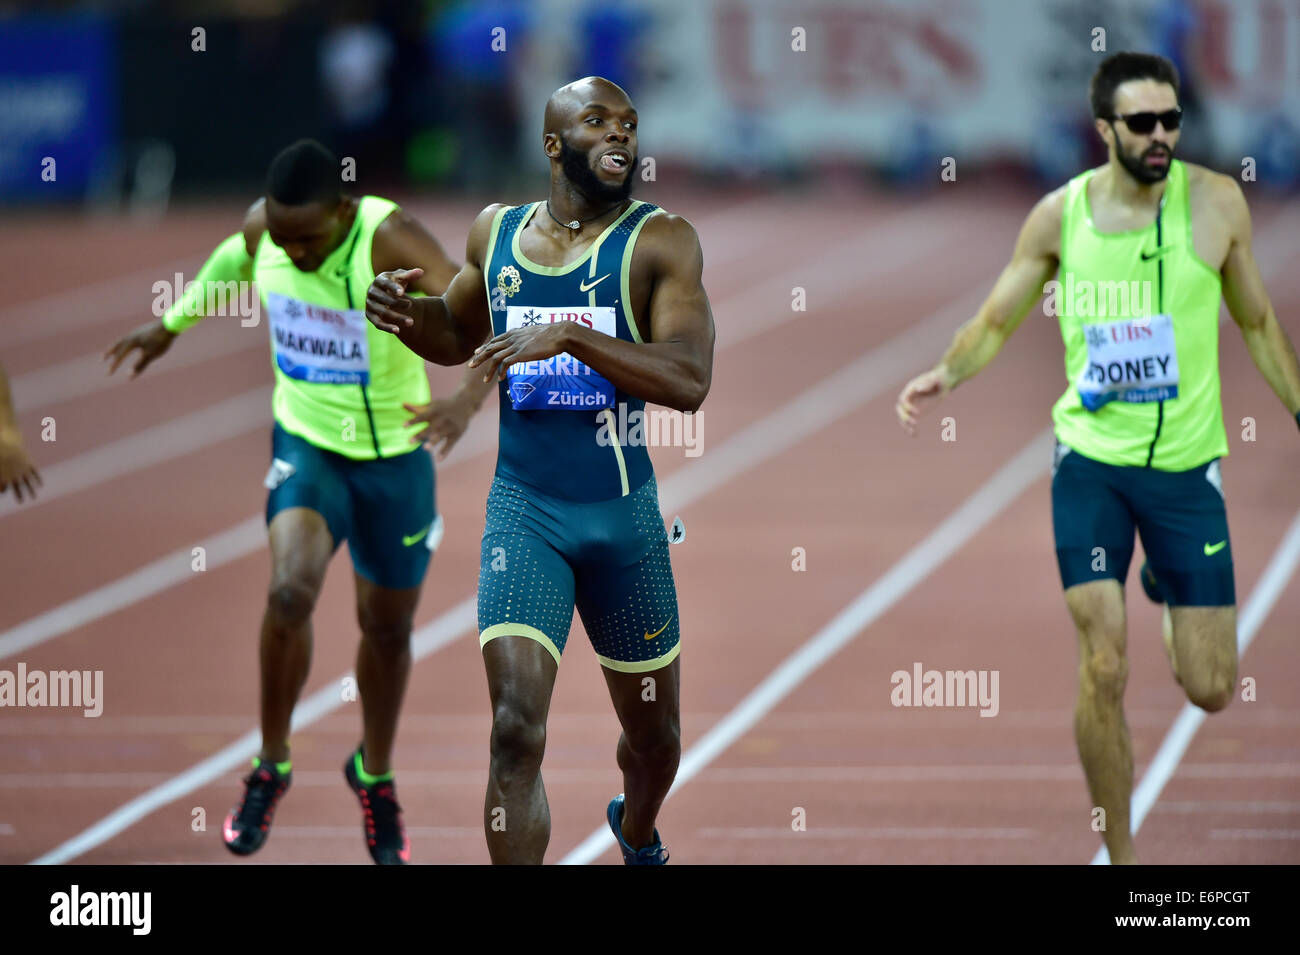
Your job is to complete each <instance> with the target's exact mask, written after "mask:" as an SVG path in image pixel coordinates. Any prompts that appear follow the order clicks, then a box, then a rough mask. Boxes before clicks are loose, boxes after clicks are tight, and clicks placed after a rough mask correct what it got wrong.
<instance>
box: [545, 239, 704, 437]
mask: <svg viewBox="0 0 1300 955" xmlns="http://www.w3.org/2000/svg"><path fill="white" fill-rule="evenodd" d="M656 219H657V220H659V221H657V222H656ZM652 226H654V227H655V228H654V229H653V231H652V229H651V227H652ZM637 254H640V255H647V256H649V257H650V259H649V264H650V266H651V275H652V276H653V279H652V280H653V285H652V286H651V291H650V307H649V319H650V341H648V342H645V343H643V344H637V343H636V342H628V341H623V340H621V339H618V338H614V337H613V336H611V335H602V334H601V333H600V332H597V331H595V330H593V329H590V328H587V327H585V326H582V325H578V324H577V323H576V322H565V323H564V324H565V326H566V328H567V331H569V333H570V335H571V338H570V342H569V345H568V347H566V348H565V349H564V350H565V351H567V352H568V353H569V354H571V355H572V356H573V357H574V358H576V359H578V360H579V361H580V362H582V363H583V364H585V365H589V366H590V367H591V368H593V369H595V370H596V371H598V372H600V374H602V375H604V376H605V377H606V378H607V379H609V381H610V383H611V384H613V385H614V387H615V388H618V389H619V390H620V391H625V392H627V393H628V394H630V395H636V396H637V397H638V398H642V399H644V400H645V401H649V402H653V403H654V404H657V405H663V406H664V407H666V408H674V409H676V410H678V411H696V410H698V409H699V407H700V405H701V404H703V403H704V398H705V396H706V395H707V394H708V393H709V385H710V384H711V382H712V378H713V341H714V330H713V312H712V310H711V309H710V308H709V298H708V295H707V294H705V291H704V284H703V282H702V279H701V276H702V272H703V270H704V253H703V251H702V250H701V249H700V240H699V236H697V235H696V234H695V228H694V227H693V226H692V225H691V224H690V223H689V222H687V221H686V220H685V219H683V218H681V217H679V216H674V215H660V216H656V217H655V218H654V219H651V220H650V221H649V222H647V223H646V224H645V227H644V228H643V229H642V230H641V236H640V239H639V241H638V243H637Z"/></svg>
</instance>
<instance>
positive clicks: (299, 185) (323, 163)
mask: <svg viewBox="0 0 1300 955" xmlns="http://www.w3.org/2000/svg"><path fill="white" fill-rule="evenodd" d="M339 169H340V167H339V159H338V157H337V156H335V155H334V153H332V152H330V150H329V149H327V148H325V147H324V146H322V145H321V144H320V143H318V142H316V140H314V139H300V140H298V141H297V142H296V143H294V144H293V145H291V146H286V147H285V148H284V149H282V150H280V152H279V154H278V155H277V156H276V157H275V158H274V159H273V160H271V168H270V169H269V170H268V171H267V174H266V194H267V195H268V196H270V197H271V198H272V199H274V200H275V201H276V202H282V203H284V204H285V205H286V206H303V205H307V204H308V203H311V202H334V201H335V200H337V199H340V198H342V196H343V185H342V183H343V180H342V179H341V178H340V174H339Z"/></svg>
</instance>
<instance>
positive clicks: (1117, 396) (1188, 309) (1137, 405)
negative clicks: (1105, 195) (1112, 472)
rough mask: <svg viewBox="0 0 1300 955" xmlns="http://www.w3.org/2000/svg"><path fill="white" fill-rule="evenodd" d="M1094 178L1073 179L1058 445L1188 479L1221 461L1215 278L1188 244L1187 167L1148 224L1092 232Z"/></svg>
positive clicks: (1066, 225) (1064, 263)
mask: <svg viewBox="0 0 1300 955" xmlns="http://www.w3.org/2000/svg"><path fill="white" fill-rule="evenodd" d="M1095 172H1096V170H1088V171H1087V172H1084V173H1082V174H1080V175H1078V176H1076V177H1075V178H1074V179H1072V180H1070V182H1069V184H1068V186H1067V187H1066V197H1065V209H1064V214H1063V216H1062V220H1061V258H1060V263H1061V264H1060V274H1059V285H1058V286H1057V289H1056V291H1055V296H1054V298H1055V302H1054V303H1052V298H1053V296H1052V295H1049V303H1052V304H1054V305H1055V307H1056V310H1057V313H1058V315H1059V317H1060V323H1061V337H1062V338H1063V339H1064V341H1065V374H1066V378H1067V380H1068V382H1069V385H1068V387H1067V388H1066V391H1065V394H1063V395H1062V396H1061V397H1060V399H1059V400H1058V401H1057V402H1056V404H1055V406H1054V407H1053V408H1052V420H1053V422H1054V423H1055V426H1056V436H1057V439H1058V440H1060V441H1061V442H1062V443H1063V444H1067V445H1069V446H1070V447H1071V448H1074V449H1075V450H1076V451H1078V452H1080V453H1081V454H1084V455H1086V456H1087V457H1090V458H1095V459H1096V460H1098V461H1102V462H1105V463H1106V464H1114V465H1129V466H1137V467H1150V468H1155V469H1156V470H1160V471H1185V470H1187V469H1189V468H1194V467H1197V466H1199V465H1201V464H1204V463H1205V462H1206V461H1209V460H1212V459H1213V458H1217V457H1222V456H1224V455H1226V454H1227V453H1228V439H1227V435H1226V434H1225V432H1224V430H1223V408H1222V405H1221V404H1220V401H1219V299H1220V295H1221V289H1220V278H1219V274H1218V272H1216V271H1215V270H1214V269H1212V268H1210V266H1209V265H1207V264H1206V263H1205V262H1204V261H1202V260H1201V259H1200V258H1198V257H1197V255H1196V250H1195V247H1194V246H1193V245H1192V224H1191V212H1190V209H1191V207H1190V204H1189V202H1188V198H1187V168H1186V167H1185V166H1184V165H1183V163H1181V162H1178V161H1174V162H1172V163H1171V164H1170V169H1169V177H1168V181H1167V184H1166V186H1165V194H1164V199H1163V202H1162V206H1161V209H1160V213H1159V215H1158V216H1157V218H1156V221H1155V222H1154V223H1152V224H1151V225H1150V226H1148V227H1146V228H1145V229H1137V230H1134V231H1131V232H1114V233H1111V232H1106V233H1103V232H1098V231H1097V229H1096V228H1095V227H1094V225H1093V221H1092V213H1091V209H1090V207H1089V205H1088V183H1089V182H1090V181H1091V179H1092V176H1093V174H1094V173H1095Z"/></svg>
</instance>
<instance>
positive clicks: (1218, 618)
mask: <svg viewBox="0 0 1300 955" xmlns="http://www.w3.org/2000/svg"><path fill="white" fill-rule="evenodd" d="M1091 102H1092V109H1093V115H1094V117H1095V121H1096V128H1097V132H1098V134H1099V135H1100V136H1101V138H1102V139H1103V141H1104V142H1105V143H1106V145H1107V148H1108V150H1109V161H1108V162H1107V163H1106V165H1105V166H1102V167H1100V168H1099V169H1094V170H1089V171H1087V172H1085V173H1083V174H1081V175H1079V176H1076V177H1075V178H1074V179H1072V180H1071V181H1070V182H1068V183H1067V184H1066V185H1064V186H1062V187H1061V188H1059V189H1057V190H1056V191H1054V192H1052V193H1050V194H1048V195H1047V196H1046V197H1044V198H1043V199H1042V200H1041V201H1040V202H1039V203H1038V204H1037V205H1036V206H1035V207H1034V209H1033V211H1032V212H1031V213H1030V214H1029V217H1028V219H1027V220H1026V221H1025V224H1024V227H1023V228H1022V230H1021V233H1020V238H1019V240H1018V241H1017V243H1016V249H1015V252H1014V254H1013V256H1012V259H1011V262H1010V264H1009V265H1007V267H1006V268H1005V269H1004V270H1003V272H1002V275H1001V276H1000V277H999V279H998V281H997V284H996V285H995V286H994V288H993V291H992V293H991V294H990V295H989V297H988V299H987V300H986V301H985V302H984V305H983V306H982V307H981V308H980V310H979V312H978V314H976V316H975V317H974V318H973V319H971V320H970V321H969V322H967V323H966V324H965V325H963V326H962V327H961V329H960V330H958V332H957V335H956V337H955V338H954V340H953V343H952V346H951V347H950V348H949V349H948V351H947V353H946V354H945V355H944V356H943V358H942V359H941V360H940V362H939V364H938V365H936V366H935V367H934V368H933V369H931V370H930V371H927V372H925V373H924V374H922V375H919V376H917V377H916V378H914V379H912V381H910V382H908V384H907V386H906V387H905V388H904V389H903V391H902V393H901V394H900V396H899V399H898V405H897V413H898V417H899V420H900V422H901V423H902V425H903V427H904V428H905V429H906V430H908V431H909V432H912V433H915V427H916V420H917V415H918V413H919V410H920V408H921V406H922V405H923V404H925V403H927V402H930V401H933V400H934V399H937V398H940V397H942V396H944V395H946V394H947V393H948V392H949V391H951V390H952V389H953V388H954V387H956V386H957V385H958V384H959V383H961V382H962V381H965V380H966V379H968V378H970V377H971V376H973V375H975V374H976V373H977V372H978V371H979V370H980V369H981V368H983V367H984V366H985V365H986V364H988V363H989V362H990V361H991V360H992V359H993V357H994V356H995V355H996V354H997V353H998V351H999V349H1000V348H1001V347H1002V345H1003V343H1005V342H1006V340H1007V338H1008V337H1009V336H1010V335H1011V333H1012V332H1014V331H1015V329H1016V328H1017V327H1018V326H1019V324H1020V322H1021V321H1022V320H1023V319H1024V317H1025V315H1026V314H1027V313H1028V311H1029V309H1030V308H1031V306H1032V305H1033V304H1034V303H1035V302H1036V301H1037V300H1038V299H1039V296H1040V295H1042V294H1043V293H1044V291H1046V293H1047V296H1046V299H1045V308H1046V310H1047V311H1048V313H1049V314H1053V315H1056V316H1058V317H1059V320H1060V326H1061V335H1062V338H1063V340H1064V342H1065V375H1066V380H1067V387H1066V390H1065V392H1064V393H1063V394H1062V395H1061V398H1060V400H1059V401H1057V402H1056V405H1055V407H1054V408H1053V409H1052V420H1053V422H1054V425H1055V431H1056V438H1057V446H1056V454H1055V459H1054V465H1053V469H1052V474H1053V476H1052V523H1053V528H1054V532H1055V536H1056V554H1057V564H1058V567H1059V570H1060V574H1061V581H1062V584H1063V585H1064V587H1065V599H1066V605H1067V606H1068V608H1069V610H1070V614H1071V617H1072V618H1073V621H1074V625H1075V628H1076V630H1077V632H1078V639H1079V649H1080V660H1081V664H1080V667H1079V681H1080V683H1079V697H1078V702H1077V705H1076V709H1075V736H1076V741H1077V743H1078V748H1079V755H1080V758H1081V760H1082V762H1083V767H1084V771H1085V773H1086V775H1087V778H1088V786H1089V789H1090V791H1091V794H1092V800H1093V802H1092V805H1094V806H1099V807H1101V808H1103V809H1104V810H1105V811H1106V826H1105V830H1104V840H1105V843H1106V847H1107V849H1108V850H1109V854H1110V859H1111V861H1112V862H1115V863H1131V862H1135V861H1136V855H1135V852H1134V848H1133V837H1132V833H1131V827H1130V819H1129V800H1130V796H1131V793H1132V788H1133V757H1132V749H1131V745H1130V741H1129V736H1128V730H1127V728H1126V725H1125V722H1124V712H1123V693H1124V683H1125V675H1126V672H1127V662H1126V660H1125V640H1126V626H1125V620H1124V589H1123V585H1124V582H1125V580H1126V578H1127V575H1128V569H1129V563H1130V561H1131V558H1132V554H1133V543H1134V532H1135V530H1136V531H1137V532H1138V533H1140V534H1141V537H1142V544H1143V549H1144V550H1145V552H1146V555H1147V563H1146V564H1144V566H1143V568H1142V571H1141V575H1140V576H1141V580H1142V584H1143V587H1144V589H1145V590H1146V591H1147V594H1148V596H1150V597H1151V598H1152V599H1153V600H1156V601H1157V602H1160V603H1163V604H1165V621H1166V626H1165V641H1166V648H1167V650H1168V652H1169V657H1170V663H1171V665H1172V667H1173V671H1174V677H1175V679H1176V680H1178V682H1179V683H1180V684H1181V685H1182V687H1183V690H1184V692H1185V693H1186V694H1187V697H1188V699H1189V700H1191V701H1192V702H1193V703H1195V704H1196V705H1197V706H1200V707H1201V708H1203V709H1204V710H1206V711H1209V712H1214V711H1217V710H1220V709H1222V708H1223V707H1224V706H1226V705H1227V704H1228V701H1229V700H1230V699H1231V696H1232V692H1233V688H1234V686H1235V683H1236V667H1237V637H1236V606H1235V605H1236V595H1235V590H1234V586H1233V575H1232V550H1231V545H1230V544H1229V540H1228V524H1227V516H1226V511H1225V508H1224V499H1223V487H1222V480H1221V475H1220V470H1219V459H1220V458H1222V457H1223V456H1225V455H1226V454H1227V453H1228V444H1227V437H1226V435H1225V433H1224V428H1223V412H1222V408H1221V405H1220V401H1219V367H1218V333H1219V332H1218V330H1219V318H1218V316H1219V300H1220V297H1222V298H1223V299H1224V300H1225V301H1226V302H1227V305H1228V310H1229V312H1230V313H1231V314H1232V317H1233V319H1234V321H1235V322H1236V323H1237V325H1238V326H1239V328H1240V330H1241V334H1242V337H1243V338H1244V339H1245V342H1246V345H1247V348H1248V349H1249V351H1250V355H1251V358H1252V360H1253V361H1254V362H1255V365H1256V367H1258V368H1259V370H1260V373H1261V374H1262V375H1263V376H1264V378H1265V380H1267V382H1268V383H1269V385H1270V386H1271V387H1272V389H1273V391H1274V392H1275V393H1276V394H1277V396H1278V398H1279V399H1281V401H1282V403H1283V404H1284V405H1285V406H1286V408H1287V411H1288V412H1289V413H1290V414H1292V415H1294V416H1296V419H1297V424H1300V366H1297V362H1296V354H1295V349H1294V348H1293V347H1292V345H1291V342H1290V339H1289V338H1288V337H1287V335H1286V332H1285V331H1284V330H1283V328H1282V326H1281V325H1280V324H1279V323H1278V321H1277V318H1276V316H1275V315H1274V313H1273V307H1272V305H1271V304H1270V303H1269V299H1268V295H1267V293H1266V292H1265V290H1264V287H1263V283H1262V281H1261V279H1260V276H1259V269H1258V268H1257V266H1256V265H1255V261H1254V256H1253V254H1252V252H1251V230H1250V214H1249V211H1248V210H1247V208H1246V202H1245V199H1244V197H1243V196H1242V192H1241V188H1240V187H1239V186H1238V185H1237V183H1236V181H1235V180H1233V179H1232V178H1230V177H1228V176H1223V175H1218V174H1216V173H1214V172H1212V171H1210V170H1208V169H1205V168H1203V167H1200V166H1194V165H1190V164H1186V163H1183V162H1179V161H1178V160H1175V159H1174V158H1173V156H1174V151H1175V148H1176V146H1177V143H1178V137H1179V133H1178V128H1179V125H1180V121H1181V111H1180V110H1179V108H1178V74H1177V71H1176V70H1175V69H1174V66H1173V64H1172V63H1170V62H1169V61H1168V60H1165V59H1163V58H1162V57H1157V56H1150V55H1146V54H1138V53H1117V54H1115V55H1113V56H1111V57H1108V58H1107V59H1106V60H1105V61H1103V62H1102V64H1101V65H1100V66H1099V67H1098V69H1097V72H1096V73H1095V75H1094V76H1093V79H1092V84H1091ZM1053 275H1056V276H1057V281H1056V282H1055V283H1049V280H1050V279H1052V277H1053ZM1045 283H1046V284H1045ZM1099 554H1100V555H1102V558H1101V559H1098V555H1099Z"/></svg>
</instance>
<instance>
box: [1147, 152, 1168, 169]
mask: <svg viewBox="0 0 1300 955" xmlns="http://www.w3.org/2000/svg"><path fill="white" fill-rule="evenodd" d="M1147 165H1149V166H1168V165H1169V154H1168V153H1167V152H1164V151H1163V150H1161V151H1160V152H1154V153H1149V154H1148V155H1147Z"/></svg>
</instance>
